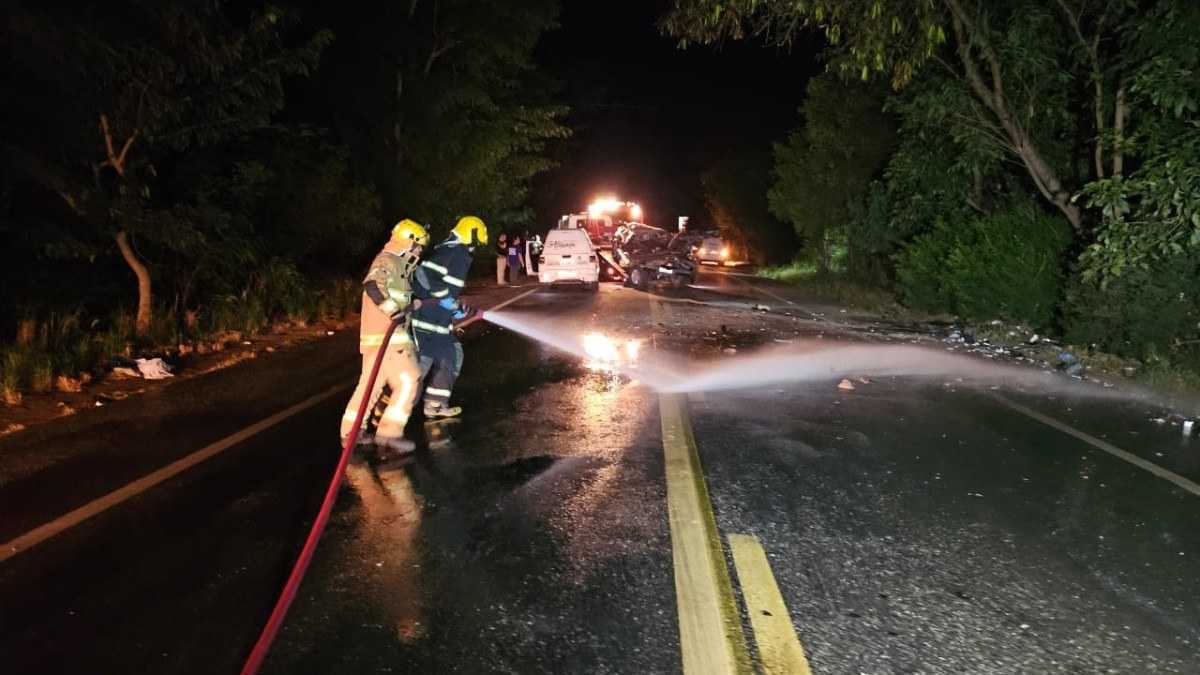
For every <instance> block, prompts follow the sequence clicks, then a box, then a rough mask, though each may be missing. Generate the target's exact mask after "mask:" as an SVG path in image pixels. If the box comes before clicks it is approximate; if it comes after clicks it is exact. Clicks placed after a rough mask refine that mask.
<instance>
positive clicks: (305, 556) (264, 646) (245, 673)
mask: <svg viewBox="0 0 1200 675" xmlns="http://www.w3.org/2000/svg"><path fill="white" fill-rule="evenodd" d="M532 292H533V291H532V290H530V291H526V292H524V293H521V294H520V295H517V296H515V297H512V298H509V299H508V300H506V301H504V302H502V303H500V304H498V305H496V306H495V307H492V308H491V309H489V310H488V311H495V310H498V309H500V308H501V307H505V306H507V305H509V304H511V303H513V302H516V301H517V300H520V299H521V298H523V297H525V296H526V295H529V294H530V293H532ZM483 318H484V312H483V310H479V311H476V312H474V313H473V314H472V315H471V316H470V317H467V318H466V320H464V321H461V322H459V323H458V325H457V326H456V327H455V328H456V329H457V330H462V329H463V328H466V327H467V326H469V325H471V324H472V323H474V322H476V321H478V320H480V319H483ZM397 325H399V321H392V322H391V324H389V325H388V328H387V332H386V333H384V336H383V344H384V345H387V344H388V343H390V342H391V339H392V333H394V332H396V326H397ZM384 351H385V350H384V349H380V350H379V353H378V354H377V355H376V356H375V363H374V364H373V365H372V366H371V375H370V377H368V378H367V389H366V390H367V391H368V392H369V391H372V390H374V389H375V380H376V378H378V376H379V368H380V366H381V365H382V364H383V354H384ZM370 401H371V397H370V396H363V398H362V401H360V402H359V404H358V412H357V414H356V415H355V417H354V430H353V431H352V432H351V434H350V435H349V436H348V437H347V438H346V443H345V445H343V446H342V455H341V457H340V458H339V459H338V464H337V469H335V470H334V472H333V477H332V478H331V479H330V481H329V487H328V488H326V490H325V499H324V500H323V501H322V502H321V508H320V510H318V511H317V518H316V520H314V521H313V524H312V529H310V530H309V532H308V538H307V539H305V540H304V547H303V548H301V549H300V555H299V556H297V557H296V562H295V564H294V565H293V566H292V572H291V574H289V575H288V579H287V581H286V582H285V583H284V584H283V590H281V591H280V592H279V598H278V599H276V601H275V607H274V608H273V609H272V610H271V616H270V617H269V618H268V619H267V623H266V625H264V626H263V629H262V633H260V634H259V636H258V641H257V642H255V643H254V647H253V648H252V649H251V650H250V655H249V656H248V657H246V662H245V663H244V664H242V671H241V672H242V675H255V673H257V672H258V669H259V668H261V667H262V662H263V659H265V658H266V656H267V651H268V650H269V649H270V648H271V643H272V642H274V641H275V636H276V635H277V634H278V633H279V629H280V627H282V626H283V620H284V618H285V617H286V616H287V611H288V608H289V607H291V606H292V601H293V600H295V599H296V591H297V590H299V588H300V581H301V580H302V579H304V573H305V572H306V571H308V565H309V563H311V562H312V557H313V553H314V552H315V551H316V550H317V541H318V540H320V538H321V533H322V532H324V531H325V525H326V523H328V522H329V513H330V511H332V510H333V503H334V502H335V501H336V500H337V493H338V489H339V488H341V485H342V477H343V476H344V475H345V473H346V464H347V463H348V462H349V461H350V452H351V451H352V450H354V446H355V444H357V443H358V434H359V432H360V431H361V429H362V423H363V419H364V418H365V417H366V414H367V404H368V403H369V402H370Z"/></svg>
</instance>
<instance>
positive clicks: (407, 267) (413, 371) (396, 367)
mask: <svg viewBox="0 0 1200 675" xmlns="http://www.w3.org/2000/svg"><path fill="white" fill-rule="evenodd" d="M428 243H429V234H428V233H427V232H426V231H425V228H423V227H421V226H420V225H418V224H417V223H415V222H413V221H411V220H408V219H405V220H402V221H400V222H399V223H398V224H397V225H396V226H395V227H394V228H392V236H391V239H389V240H388V243H387V244H385V245H384V247H383V250H382V251H380V252H379V255H377V256H375V260H374V261H373V262H372V263H371V269H370V271H369V272H367V277H366V278H365V279H363V294H362V318H361V320H360V321H361V324H360V328H359V340H358V350H359V352H361V353H362V357H363V367H362V375H360V376H359V380H358V387H357V388H355V390H354V395H353V396H351V397H350V402H349V403H347V404H346V412H345V414H344V415H343V416H342V428H341V434H342V443H343V444H345V442H346V439H347V438H348V437H349V436H350V432H351V431H353V426H354V419H355V417H357V414H358V406H359V404H361V403H362V400H363V397H364V396H365V397H368V401H369V403H368V412H369V411H370V410H371V408H373V407H374V406H375V405H376V403H377V402H378V401H379V399H380V396H381V394H382V393H383V389H384V387H385V386H386V387H387V388H388V389H389V390H390V393H389V402H388V404H387V407H386V408H385V409H384V410H383V415H382V417H380V419H379V426H378V427H377V428H376V431H375V438H374V442H375V445H376V446H377V447H379V448H380V449H386V450H392V451H395V452H410V451H412V450H413V449H414V448H415V444H414V443H413V442H412V441H410V440H408V439H406V438H404V427H405V425H406V424H408V416H409V414H410V413H411V412H412V407H413V403H415V402H416V400H417V393H418V392H417V387H418V386H419V385H420V379H421V372H420V368H419V367H418V364H417V354H416V346H415V345H414V344H413V341H412V337H411V335H410V333H409V318H410V315H411V313H412V311H413V310H414V309H415V306H416V305H417V304H419V303H417V302H415V301H414V300H413V293H412V277H413V273H414V272H415V271H416V269H417V263H418V261H419V260H420V256H421V249H422V248H424V247H425V246H426V245H427V244H428ZM397 320H398V321H399V324H398V325H397V326H396V330H395V331H394V332H393V333H392V337H391V339H390V340H389V341H388V344H386V345H385V344H383V337H384V335H385V334H386V333H387V329H388V326H389V325H390V324H391V322H392V321H397ZM380 349H382V350H384V355H383V362H382V363H381V364H380V366H379V376H378V377H377V378H376V380H375V387H374V389H372V390H371V391H369V392H368V391H367V380H368V379H369V378H370V376H371V369H372V367H373V366H374V365H375V358H376V356H377V355H378V354H379V350H380ZM366 418H367V419H364V421H363V425H364V427H365V426H366V423H367V420H368V419H369V415H368V416H366ZM363 433H365V430H363ZM362 440H363V441H365V442H370V439H369V438H368V439H362Z"/></svg>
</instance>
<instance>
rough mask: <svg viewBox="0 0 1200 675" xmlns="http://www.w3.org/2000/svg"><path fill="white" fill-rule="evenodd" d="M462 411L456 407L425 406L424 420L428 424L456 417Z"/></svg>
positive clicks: (459, 407)
mask: <svg viewBox="0 0 1200 675" xmlns="http://www.w3.org/2000/svg"><path fill="white" fill-rule="evenodd" d="M462 411H463V410H462V407H461V406H457V405H449V406H441V405H427V406H425V419H426V420H428V421H430V422H436V421H437V420H444V419H449V418H451V417H458V416H459V415H461V414H462Z"/></svg>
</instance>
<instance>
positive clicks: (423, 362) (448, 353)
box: [418, 335, 463, 409]
mask: <svg viewBox="0 0 1200 675" xmlns="http://www.w3.org/2000/svg"><path fill="white" fill-rule="evenodd" d="M418 340H419V342H420V352H421V357H420V367H421V379H422V380H423V381H424V382H425V408H426V409H429V408H445V407H448V406H449V405H450V394H451V393H452V392H453V391H454V383H455V382H456V381H457V380H458V374H459V373H461V372H462V365H463V348H462V345H461V344H459V342H458V340H455V339H454V338H453V337H449V336H441V335H439V336H436V337H433V336H430V337H426V336H421V337H420V338H418Z"/></svg>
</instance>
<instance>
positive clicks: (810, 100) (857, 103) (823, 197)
mask: <svg viewBox="0 0 1200 675" xmlns="http://www.w3.org/2000/svg"><path fill="white" fill-rule="evenodd" d="M884 93H885V92H883V91H881V89H880V88H879V87H866V86H842V84H841V83H840V82H838V81H837V80H836V78H835V77H833V76H830V75H823V76H820V77H817V78H814V79H813V80H812V81H811V82H809V85H808V96H807V98H806V99H805V102H804V106H803V107H802V108H801V113H802V116H803V118H804V122H803V126H802V127H801V128H799V129H797V130H795V131H793V132H792V133H791V134H790V135H789V136H788V139H787V141H786V142H784V143H777V144H776V145H775V170H774V176H775V180H774V183H773V184H772V185H771V188H770V191H769V192H768V193H767V199H768V202H769V204H770V207H771V212H772V213H774V214H775V215H776V216H777V217H779V218H780V219H781V220H783V221H785V222H788V223H791V224H792V226H793V227H794V228H795V230H796V233H797V234H798V235H799V236H800V238H801V239H802V240H803V243H804V245H805V246H806V247H808V248H809V249H810V252H811V253H812V254H813V257H814V259H815V260H816V261H817V265H818V268H819V270H820V271H821V272H827V271H829V267H830V246H829V236H828V235H829V234H830V233H831V232H832V231H834V230H838V229H839V228H844V227H845V225H846V224H847V222H848V221H849V220H850V205H851V203H853V202H854V201H856V200H859V199H861V198H862V197H863V195H864V194H865V192H866V190H867V187H868V185H869V184H870V182H871V181H872V180H873V179H875V178H876V177H877V176H878V174H879V172H880V171H881V170H882V169H883V166H884V164H885V163H886V162H887V160H888V158H889V157H890V156H891V154H892V147H893V145H894V143H895V122H894V121H893V119H892V118H891V116H889V115H887V114H885V113H884V111H883V100H884Z"/></svg>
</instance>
